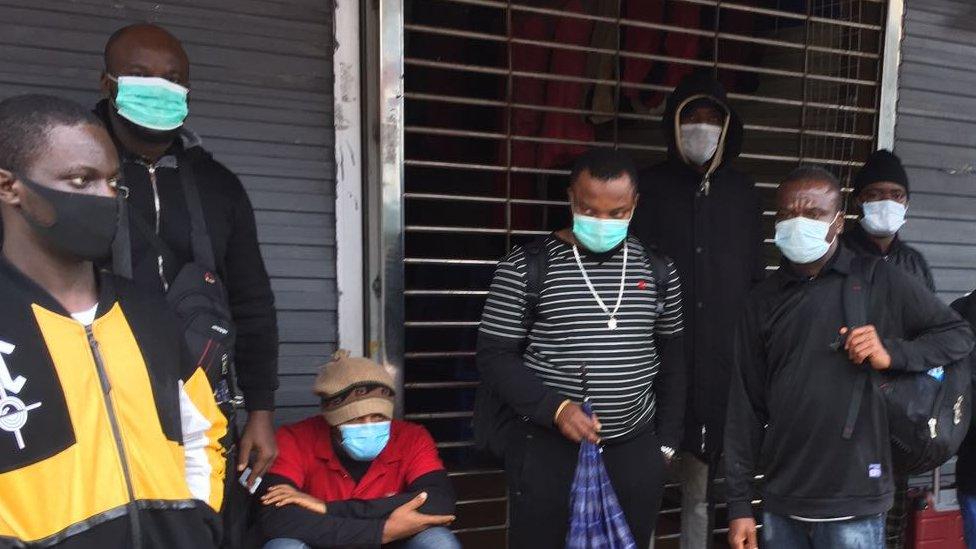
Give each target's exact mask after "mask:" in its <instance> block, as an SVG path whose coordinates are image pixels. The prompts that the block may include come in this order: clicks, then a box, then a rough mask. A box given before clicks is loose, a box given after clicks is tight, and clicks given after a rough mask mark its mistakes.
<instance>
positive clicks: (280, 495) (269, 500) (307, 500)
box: [261, 484, 325, 515]
mask: <svg viewBox="0 0 976 549" xmlns="http://www.w3.org/2000/svg"><path fill="white" fill-rule="evenodd" d="M261 503H263V504H264V505H274V506H275V507H283V506H285V505H297V506H299V507H304V508H306V509H308V510H309V511H312V512H314V513H321V514H323V515H324V514H325V502H324V501H322V500H320V499H317V498H313V497H312V496H310V495H308V494H306V493H305V492H301V491H299V490H297V489H295V488H294V487H293V486H291V485H290V484H275V485H274V486H272V487H271V488H269V489H268V492H267V493H266V494H264V495H263V496H262V497H261Z"/></svg>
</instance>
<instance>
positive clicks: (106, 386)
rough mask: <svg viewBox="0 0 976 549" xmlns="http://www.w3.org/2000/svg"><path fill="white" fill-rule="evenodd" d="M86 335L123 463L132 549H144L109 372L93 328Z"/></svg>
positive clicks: (88, 329) (87, 329)
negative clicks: (142, 548) (106, 369)
mask: <svg viewBox="0 0 976 549" xmlns="http://www.w3.org/2000/svg"><path fill="white" fill-rule="evenodd" d="M85 335H87V336H88V347H89V349H91V353H92V358H93V359H94V360H95V370H96V371H98V381H99V383H100V384H101V386H102V395H103V396H104V398H105V409H106V411H107V412H108V420H109V424H110V425H111V426H112V436H113V437H114V438H115V449H116V450H117V451H118V453H119V461H120V462H121V463H122V475H123V476H124V477H125V488H126V490H127V491H128V494H129V502H128V503H127V504H126V507H128V508H129V518H130V519H131V521H132V523H131V524H132V528H131V533H132V547H134V548H136V549H138V548H139V547H142V527H141V525H140V524H139V508H138V507H136V494H135V490H133V488H132V474H131V472H130V471H129V458H128V457H126V453H125V445H124V444H123V441H122V430H121V429H120V428H119V419H118V417H117V416H116V414H115V406H114V405H113V402H112V383H111V381H109V379H108V372H106V371H105V363H104V362H102V353H101V351H99V350H98V340H96V339H95V333H94V332H93V331H92V327H91V326H85Z"/></svg>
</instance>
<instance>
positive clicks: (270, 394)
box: [242, 389, 275, 412]
mask: <svg viewBox="0 0 976 549" xmlns="http://www.w3.org/2000/svg"><path fill="white" fill-rule="evenodd" d="M242 391H243V393H244V409H245V410H247V411H248V412H253V411H256V410H274V409H275V398H274V391H268V390H262V389H258V390H255V389H244V390H242Z"/></svg>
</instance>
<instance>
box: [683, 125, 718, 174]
mask: <svg viewBox="0 0 976 549" xmlns="http://www.w3.org/2000/svg"><path fill="white" fill-rule="evenodd" d="M680 130H681V152H683V153H684V155H685V158H687V159H688V161H690V162H692V163H694V164H695V165H697V166H704V165H705V163H706V162H708V161H709V160H711V159H712V157H714V156H715V151H717V150H718V140H719V139H720V138H721V137H722V127H721V126H716V125H714V124H682V125H681V126H680Z"/></svg>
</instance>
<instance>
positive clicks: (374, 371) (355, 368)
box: [315, 349, 396, 427]
mask: <svg viewBox="0 0 976 549" xmlns="http://www.w3.org/2000/svg"><path fill="white" fill-rule="evenodd" d="M395 393H396V387H394V384H393V376H391V375H390V374H389V372H387V371H386V369H385V368H384V367H383V366H381V365H379V364H377V363H375V362H373V361H372V360H370V359H368V358H362V357H355V358H353V357H350V356H349V351H346V350H342V349H340V350H339V351H336V353H335V354H334V355H332V362H329V363H328V364H326V365H324V366H322V367H321V368H320V369H319V375H318V377H316V378H315V394H317V395H319V396H320V397H322V402H323V405H322V415H324V416H325V420H326V421H327V422H329V425H332V426H333V427H335V426H338V425H341V424H343V423H346V422H347V421H351V420H353V419H356V418H358V417H362V416H368V415H370V414H380V415H383V416H385V417H387V418H389V419H393V395H394V394H395Z"/></svg>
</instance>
